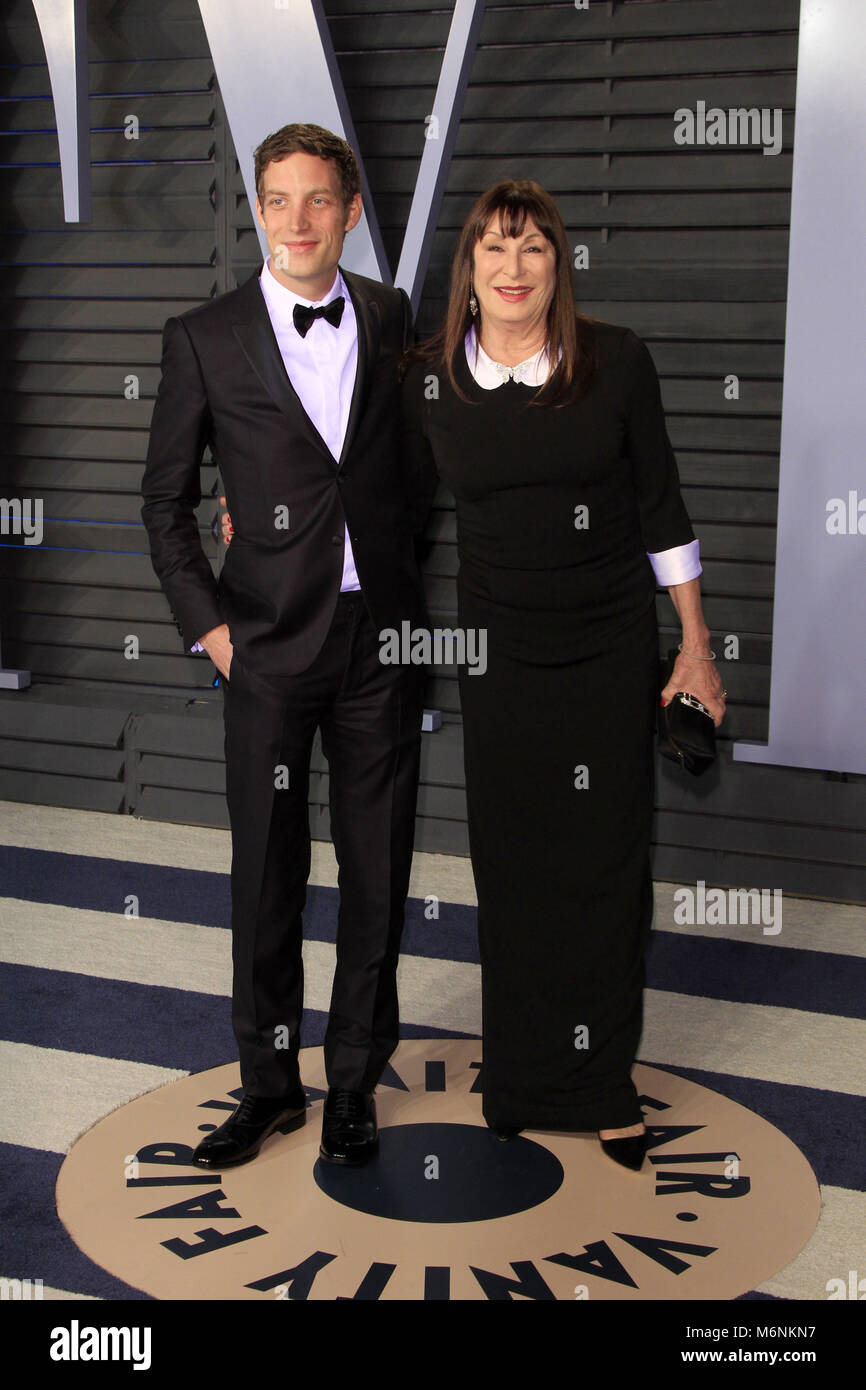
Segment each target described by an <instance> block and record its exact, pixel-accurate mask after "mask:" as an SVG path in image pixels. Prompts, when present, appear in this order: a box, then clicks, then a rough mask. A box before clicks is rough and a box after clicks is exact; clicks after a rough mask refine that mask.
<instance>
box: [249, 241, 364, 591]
mask: <svg viewBox="0 0 866 1390" xmlns="http://www.w3.org/2000/svg"><path fill="white" fill-rule="evenodd" d="M259 283H260V285H261V287H262V294H263V295H264V299H265V306H266V308H267V311H268V315H269V316H270V320H271V323H272V325H273V329H274V333H275V334H276V338H277V345H278V347H279V349H280V355H281V357H282V359H283V361H284V363H285V364H286V371H287V372H288V374H289V378H290V380H291V383H292V385H293V386H294V388H295V391H296V392H297V394H298V397H299V398H300V402H301V405H302V406H303V407H304V410H305V411H306V412H307V414H308V415H309V417H310V419H311V420H312V422H313V424H314V425H315V427H316V429H317V430H318V431H319V434H320V435H321V436H322V438H323V439H324V441H325V443H326V444H327V446H328V448H329V449H330V451H331V453H332V454H333V456H334V459H335V460H338V459H339V457H340V454H341V453H342V452H343V441H344V439H345V438H346V426H347V424H348V422H349V407H350V406H351V404H352V392H353V391H354V389H355V373H356V370H357V366H358V323H357V320H356V318H355V307H354V305H353V303H352V300H351V298H350V296H349V291H348V290H347V289H346V284H345V281H344V280H343V277H342V275H341V274H340V272H339V270H338V271H337V278H336V280H335V281H334V283H333V285H332V286H331V288H330V289H329V290H328V293H327V294H326V295H325V297H324V299H312V300H311V299H302V298H301V296H300V295H297V294H294V293H293V291H292V290H289V289H286V286H285V285H281V284H280V282H279V280H277V278H276V276H275V275H274V273H273V271H272V270H271V258H270V256H269V257H268V259H267V260H266V261H265V264H264V266H263V267H262V273H261V275H260V277H259ZM340 295H342V296H343V298H344V300H345V303H344V305H343V316H342V318H341V319H340V322H339V325H338V327H336V328H334V326H333V324H330V323H328V322H327V321H326V320H325V319H314V320H313V322H312V323H311V324H310V327H309V328H308V330H307V333H306V336H305V337H303V338H302V337H301V335H300V333H299V332H298V330H297V328H296V327H295V323H294V319H293V317H292V315H293V314H294V309H295V305H296V304H308V305H309V306H310V307H311V308H314V309H316V308H318V307H319V305H320V304H330V302H331V300H332V299H337V298H338V297H339V296H340ZM360 587H361V585H360V583H359V582H358V572H357V570H356V569H355V560H354V556H353V555H352V544H351V541H350V540H349V528H348V526H346V527H345V541H344V547H343V578H342V581H341V584H340V590H341V592H342V591H344V590H346V589H360Z"/></svg>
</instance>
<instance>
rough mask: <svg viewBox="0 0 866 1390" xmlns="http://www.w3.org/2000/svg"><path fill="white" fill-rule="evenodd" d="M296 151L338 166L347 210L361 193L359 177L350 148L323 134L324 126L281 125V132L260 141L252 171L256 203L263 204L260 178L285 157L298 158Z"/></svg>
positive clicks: (334, 136) (344, 141)
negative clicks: (315, 156)
mask: <svg viewBox="0 0 866 1390" xmlns="http://www.w3.org/2000/svg"><path fill="white" fill-rule="evenodd" d="M298 151H301V152H302V153H303V154H316V155H318V156H319V158H320V159H328V160H330V161H331V163H332V164H335V165H336V166H337V174H338V176H339V179H340V192H341V193H342V196H343V206H344V207H348V205H349V203H351V201H352V199H353V198H354V196H355V194H356V193H360V191H361V175H360V173H359V170H358V161H357V160H356V158H355V152H354V150H353V149H352V146H351V145H350V144H349V143H348V142H347V141H346V140H343V139H342V138H341V137H340V136H339V135H335V134H334V133H333V131H330V130H325V128H324V126H320V125H301V124H299V123H295V124H294V125H284V126H283V128H282V129H281V130H277V131H275V132H274V134H273V135H269V136H268V137H267V139H266V140H263V141H262V143H261V144H260V145H259V147H258V149H257V150H256V151H255V153H254V155H253V167H254V170H255V178H256V193H257V194H258V195H259V202H261V201H262V192H263V184H262V175H263V174H264V172H265V170H266V169H267V167H268V165H269V164H273V163H274V161H275V160H280V159H285V158H286V156H287V155H290V154H297V153H298Z"/></svg>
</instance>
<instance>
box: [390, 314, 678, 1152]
mask: <svg viewBox="0 0 866 1390" xmlns="http://www.w3.org/2000/svg"><path fill="white" fill-rule="evenodd" d="M592 332H593V335H594V338H595V344H596V357H597V369H596V372H595V375H594V378H593V380H592V383H591V385H590V386H589V388H588V390H587V391H586V393H585V394H584V395H583V397H582V398H581V399H580V400H579V401H577V402H575V403H572V404H569V405H566V406H564V407H561V408H555V407H553V406H544V407H539V406H529V407H528V406H527V402H528V401H529V400H530V399H531V397H532V395H533V393H534V389H535V388H533V387H529V386H526V385H521V384H518V383H516V382H514V381H507V382H505V383H504V384H503V385H501V386H499V387H497V388H495V389H492V390H488V389H485V388H483V387H481V386H479V385H478V384H476V382H475V381H474V379H473V377H472V374H471V372H470V371H469V367H468V364H467V362H466V360H465V355H464V354H463V352H462V351H461V352H460V353H459V354H458V360H457V363H456V366H455V372H456V376H457V380H458V381H459V383H460V385H461V387H462V389H463V391H464V394H465V395H466V396H467V397H468V398H469V401H470V402H471V403H470V404H467V403H465V402H463V401H461V400H460V399H459V397H458V396H457V395H456V394H455V392H454V390H453V388H452V387H451V386H450V384H449V382H448V380H447V377H446V375H445V373H444V372H442V371H440V372H435V370H434V369H432V368H431V367H430V366H429V365H428V364H426V363H416V364H414V365H413V366H412V367H411V368H410V369H409V371H408V372H407V374H406V377H405V381H404V408H405V412H406V419H407V429H408V431H409V434H410V437H411V438H412V439H413V441H414V446H413V447H415V448H420V449H421V450H423V449H424V448H425V447H426V448H429V450H430V451H431V452H432V459H433V462H434V463H435V466H436V468H437V469H438V472H439V474H440V476H441V477H442V479H443V480H444V482H445V484H446V486H447V487H448V488H449V489H450V491H451V492H452V493H453V494H454V497H455V500H456V509H457V544H458V556H459V562H460V570H459V576H458V614H459V624H460V626H462V627H464V628H478V629H484V630H486V634H487V669H486V671H485V672H484V673H483V674H481V673H480V671H477V672H475V673H472V670H471V667H468V666H464V667H462V668H461V669H460V698H461V707H462V714H463V732H464V756H465V768H466V793H467V804H468V824H469V842H470V851H471V855H472V868H473V872H474V876H475V883H476V889H477V894H478V935H479V948H480V958H481V967H482V1003H483V1024H482V1026H483V1048H482V1050H483V1064H482V1065H483V1071H482V1077H483V1080H482V1087H483V1110H484V1115H485V1118H486V1119H487V1120H488V1122H489V1123H491V1124H494V1125H501V1126H515V1127H518V1128H530V1129H531V1128H537V1129H557V1130H588V1129H599V1128H606V1127H610V1128H619V1127H621V1126H626V1125H629V1124H632V1123H636V1122H638V1121H639V1120H640V1119H641V1112H640V1108H639V1106H638V1099H637V1091H636V1089H635V1086H634V1084H633V1082H632V1080H631V1067H632V1064H633V1062H634V1059H635V1056H636V1053H637V1048H638V1044H639V1040H640V1034H641V1026H642V994H643V985H644V954H645V951H646V947H647V944H648V939H649V933H650V928H651V922H652V881H651V877H650V868H649V844H650V823H651V816H652V806H653V769H654V754H653V730H654V725H655V708H656V704H657V701H658V692H659V661H658V633H657V626H656V617H655V591H656V583H655V577H654V574H653V570H652V567H651V565H650V562H649V560H648V559H647V552H648V551H649V552H653V553H654V552H657V551H662V550H667V549H670V548H671V547H674V546H679V545H684V544H687V543H688V542H690V541H692V540H693V539H694V533H693V531H692V528H691V525H690V522H689V519H688V516H687V514H686V511H685V507H684V505H683V502H682V499H681V496H680V490H679V479H678V475H677V467H676V461H675V459H674V455H673V451H672V449H671V445H670V442H669V440H668V436H667V432H666V428H665V422H664V414H663V410H662V405H661V398H660V392H659V386H658V377H657V374H656V371H655V367H654V365H653V361H652V358H651V357H650V354H649V352H648V350H647V348H646V347H645V345H644V344H643V342H642V341H641V340H640V339H639V338H638V337H636V335H635V334H634V333H632V332H631V331H630V330H629V329H625V328H620V327H616V326H614V325H611V324H604V323H595V324H594V325H593V328H592ZM434 378H435V380H434ZM423 440H426V445H425V444H424V443H423ZM583 508H585V509H586V511H583V510H582V509H583Z"/></svg>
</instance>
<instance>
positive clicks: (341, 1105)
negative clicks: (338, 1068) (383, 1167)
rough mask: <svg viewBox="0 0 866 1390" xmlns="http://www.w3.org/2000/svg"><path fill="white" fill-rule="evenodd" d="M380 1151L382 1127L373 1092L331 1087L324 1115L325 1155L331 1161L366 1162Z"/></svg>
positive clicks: (322, 1153)
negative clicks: (377, 1119) (369, 1093)
mask: <svg viewBox="0 0 866 1390" xmlns="http://www.w3.org/2000/svg"><path fill="white" fill-rule="evenodd" d="M378 1150H379V1128H378V1125H377V1124H376V1102H375V1101H374V1099H373V1097H372V1095H368V1094H367V1093H366V1092H365V1091H345V1090H341V1089H340V1087H339V1086H331V1087H330V1088H329V1090H328V1095H327V1099H326V1100H325V1109H324V1113H323V1115H322V1142H321V1144H320V1146H319V1153H320V1154H321V1155H322V1158H324V1159H327V1161H328V1163H346V1164H355V1163H366V1161H367V1159H368V1158H372V1157H373V1155H374V1154H376V1153H378Z"/></svg>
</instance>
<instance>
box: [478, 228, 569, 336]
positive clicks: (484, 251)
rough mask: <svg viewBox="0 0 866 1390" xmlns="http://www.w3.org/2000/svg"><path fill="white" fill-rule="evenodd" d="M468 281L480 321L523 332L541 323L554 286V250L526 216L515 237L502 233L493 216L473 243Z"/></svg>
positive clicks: (545, 315)
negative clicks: (472, 288) (473, 289)
mask: <svg viewBox="0 0 866 1390" xmlns="http://www.w3.org/2000/svg"><path fill="white" fill-rule="evenodd" d="M472 281H473V284H474V286H475V297H476V299H477V300H478V304H479V308H480V310H481V318H482V320H483V321H487V322H488V323H493V324H496V325H497V326H501V327H503V328H519V329H521V330H524V331H529V330H531V329H532V327H533V325H535V324H537V323H542V322H544V321H545V320H546V317H547V310H548V308H549V306H550V301H551V299H552V298H553V290H554V285H555V282H556V251H555V249H554V247H553V246H552V245H551V243H550V242H549V241H548V240H547V238H546V237H545V236H544V235H543V234H542V233H541V232H540V231H539V230H538V228H537V226H536V225H535V223H534V222H533V220H532V218H531V217H527V219H526V221H525V223H524V225H523V231H522V232H521V234H520V236H517V237H511V236H503V235H502V227H501V224H500V218H499V214H498V213H494V215H493V217H492V218H491V219H490V221H489V222H488V224H487V227H486V228H485V231H484V235H483V236H482V238H481V240H480V241H477V242H476V243H475V250H474V252H473V258H472Z"/></svg>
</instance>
